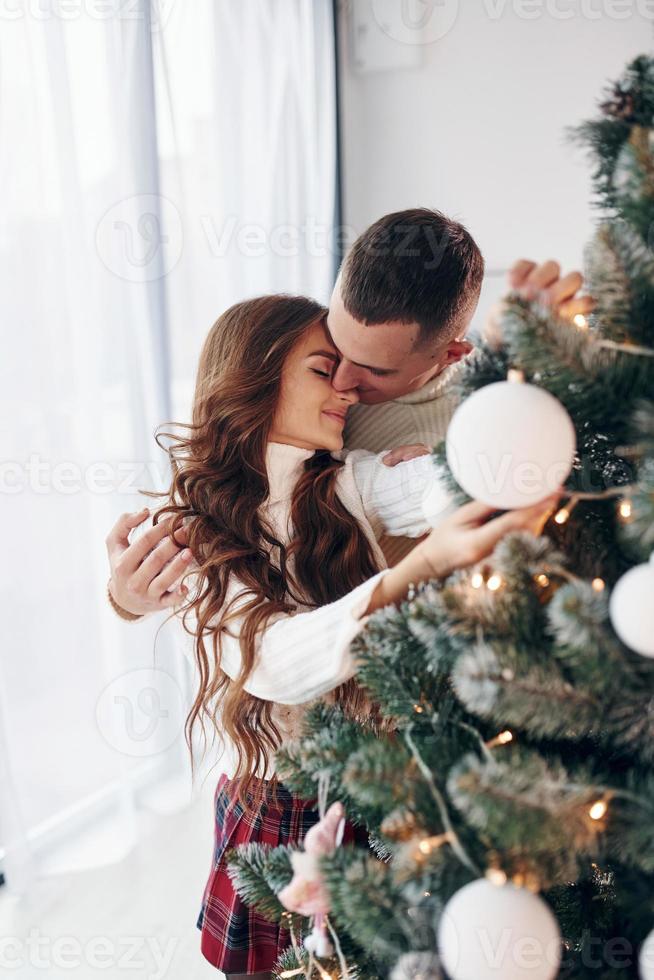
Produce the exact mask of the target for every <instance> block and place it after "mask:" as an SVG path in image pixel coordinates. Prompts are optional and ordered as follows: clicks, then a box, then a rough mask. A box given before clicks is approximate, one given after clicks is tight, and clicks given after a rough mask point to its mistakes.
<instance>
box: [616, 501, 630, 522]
mask: <svg viewBox="0 0 654 980" xmlns="http://www.w3.org/2000/svg"><path fill="white" fill-rule="evenodd" d="M618 513H619V515H620V517H621V518H622V519H623V520H624V521H628V520H629V518H630V517H631V515H632V513H633V507H632V506H631V501H630V500H622V501H621V502H620V506H619V507H618Z"/></svg>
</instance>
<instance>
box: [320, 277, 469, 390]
mask: <svg viewBox="0 0 654 980" xmlns="http://www.w3.org/2000/svg"><path fill="white" fill-rule="evenodd" d="M477 302H478V297H477V298H476V299H475V300H474V302H472V303H471V304H470V306H469V308H468V309H467V310H466V311H465V314H464V315H462V317H461V325H460V328H459V329H458V330H457V331H456V334H455V339H453V340H450V341H446V342H445V343H443V341H441V342H440V343H439V342H438V341H434V342H433V343H427V344H421V345H419V346H418V347H416V340H417V338H418V335H419V333H420V327H419V325H418V324H417V323H380V324H375V325H374V326H369V325H366V324H365V323H360V322H359V321H358V320H355V318H354V317H353V316H352V315H351V314H350V313H348V312H347V310H346V309H345V307H344V305H343V300H342V297H341V291H340V283H339V281H337V283H336V285H335V286H334V291H333V293H332V298H331V301H330V304H329V314H328V316H327V329H328V331H329V334H330V337H331V339H332V342H333V344H334V346H335V347H336V349H337V350H338V352H339V355H340V358H341V360H340V363H339V365H338V367H337V368H336V371H335V373H334V376H333V378H332V384H333V386H334V388H336V390H337V391H348V390H350V389H352V388H356V389H357V392H358V394H359V398H360V401H361V402H362V403H363V404H364V405H376V404H378V403H380V402H386V401H390V400H391V399H393V398H399V397H400V396H401V395H406V394H408V392H410V391H416V390H417V389H418V388H422V387H423V385H425V384H427V382H428V381H431V379H432V378H435V377H436V375H438V374H440V373H441V371H443V370H444V368H446V367H448V365H450V364H454V363H455V362H456V361H459V360H460V359H461V358H462V357H464V356H465V355H466V354H468V353H470V351H471V350H472V344H470V343H468V341H466V340H464V339H463V338H464V335H465V332H466V330H467V329H468V326H469V324H470V321H471V319H472V317H473V315H474V312H475V309H476V308H477Z"/></svg>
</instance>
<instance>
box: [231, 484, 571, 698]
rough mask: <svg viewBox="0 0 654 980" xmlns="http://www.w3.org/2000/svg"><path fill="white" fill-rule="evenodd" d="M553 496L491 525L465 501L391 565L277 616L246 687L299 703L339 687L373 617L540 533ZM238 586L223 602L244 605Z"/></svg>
mask: <svg viewBox="0 0 654 980" xmlns="http://www.w3.org/2000/svg"><path fill="white" fill-rule="evenodd" d="M557 498H558V495H557ZM555 499H556V498H549V499H548V500H547V501H545V502H543V503H542V504H539V505H537V506H536V507H529V508H526V509H524V510H518V511H509V512H508V513H506V514H503V515H502V516H501V517H496V518H495V519H493V520H488V518H489V517H490V515H491V514H492V513H493V511H492V508H490V507H487V506H486V505H485V504H480V503H478V502H476V501H475V502H473V503H470V504H466V505H465V506H464V507H460V508H459V509H458V510H457V511H456V513H455V514H453V515H452V516H451V517H449V518H447V519H446V520H445V521H443V523H442V524H440V525H439V527H437V528H435V529H434V530H433V531H432V532H431V534H430V535H429V537H427V538H426V539H425V540H424V541H421V542H420V543H419V544H417V545H416V547H415V548H414V549H413V551H411V552H410V553H409V554H408V555H407V556H406V558H404V559H403V560H402V561H401V562H399V563H398V564H397V565H396V566H395V567H394V568H391V569H388V568H387V569H384V570H383V571H381V572H378V573H377V574H376V575H373V576H372V577H371V578H369V579H367V580H366V581H365V582H363V583H362V584H361V585H359V586H357V587H356V588H355V589H352V591H351V592H348V593H347V594H346V595H344V596H343V597H342V598H340V599H337V600H336V601H335V602H331V603H328V604H327V605H325V606H321V607H320V608H319V609H315V610H312V611H310V612H304V613H297V614H295V615H280V617H279V618H278V619H277V620H276V621H274V622H272V623H271V624H269V625H268V627H267V628H266V629H265V630H264V631H263V633H262V634H261V635H260V638H259V643H258V647H257V661H256V663H255V666H254V668H253V670H252V672H251V674H250V676H249V677H248V679H247V681H246V683H245V690H246V691H248V692H249V693H250V694H254V695H255V696H256V697H259V698H262V699H263V700H266V701H276V702H279V703H281V704H303V703H305V702H306V701H311V700H313V699H314V698H317V697H320V696H322V695H323V694H326V693H327V692H328V691H331V690H333V689H334V688H335V687H338V685H339V684H343V683H344V682H345V681H347V680H349V679H350V678H351V677H353V676H354V674H355V673H356V670H357V664H356V661H355V658H354V657H353V656H352V654H351V653H350V643H351V642H352V640H353V639H354V637H355V636H356V634H357V633H358V632H359V631H360V630H361V629H362V627H363V626H364V625H365V622H366V619H367V617H368V615H370V613H372V612H374V611H375V610H376V609H381V608H382V607H383V606H387V605H391V604H396V603H398V602H400V601H401V600H402V599H404V597H405V596H406V593H407V591H408V588H409V585H410V584H411V583H414V584H418V583H419V582H423V581H428V580H429V579H433V578H441V577H444V576H446V575H449V574H450V573H451V572H452V571H454V569H456V568H465V567H467V566H469V565H472V564H474V563H475V562H477V561H480V560H481V559H482V558H484V557H486V555H489V554H490V553H491V552H492V551H493V550H494V548H495V545H496V544H497V542H498V541H499V540H500V538H502V537H503V536H504V535H505V534H507V533H508V532H509V531H516V530H529V531H532V532H534V533H540V530H541V528H542V525H543V523H544V521H545V520H546V518H547V516H548V515H549V514H550V513H551V511H552V508H553V506H554V503H553V502H554V500H555ZM239 588H240V587H239V586H238V584H237V583H234V584H233V585H231V586H230V590H229V592H228V596H227V601H228V602H231V601H232V599H233V598H234V597H236V600H237V602H239V603H240V602H242V603H243V604H244V603H245V602H246V601H247V598H248V597H247V594H246V593H245V592H244V591H243V590H242V589H241V591H240V592H239ZM230 629H231V631H232V633H233V634H234V635H231V636H230V635H228V634H226V633H223V634H222V639H223V642H222V660H221V667H222V669H223V670H224V671H225V673H226V674H228V676H229V677H231V678H232V680H235V679H236V678H237V676H238V673H239V671H240V669H241V649H240V643H239V640H238V621H235V622H233V623H232V624H231V626H230Z"/></svg>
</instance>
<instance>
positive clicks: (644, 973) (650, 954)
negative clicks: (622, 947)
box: [638, 930, 654, 980]
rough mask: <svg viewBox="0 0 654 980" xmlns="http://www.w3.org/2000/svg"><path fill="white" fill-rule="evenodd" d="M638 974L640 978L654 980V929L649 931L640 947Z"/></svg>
mask: <svg viewBox="0 0 654 980" xmlns="http://www.w3.org/2000/svg"><path fill="white" fill-rule="evenodd" d="M638 975H639V976H640V980H654V930H653V931H652V932H650V933H649V935H648V936H647V937H646V939H645V940H644V942H643V945H642V946H641V947H640V955H639V957H638Z"/></svg>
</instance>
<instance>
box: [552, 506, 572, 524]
mask: <svg viewBox="0 0 654 980" xmlns="http://www.w3.org/2000/svg"><path fill="white" fill-rule="evenodd" d="M569 517H570V511H569V510H567V509H566V508H565V507H562V508H561V510H559V511H557V512H556V514H555V515H554V520H555V521H556V523H557V524H565V522H566V521H567V519H568V518H569Z"/></svg>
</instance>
